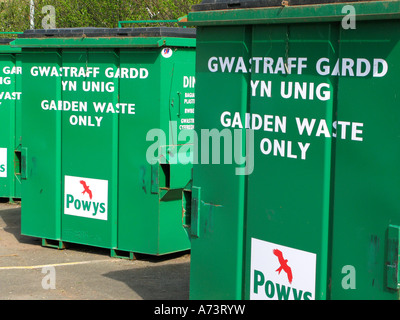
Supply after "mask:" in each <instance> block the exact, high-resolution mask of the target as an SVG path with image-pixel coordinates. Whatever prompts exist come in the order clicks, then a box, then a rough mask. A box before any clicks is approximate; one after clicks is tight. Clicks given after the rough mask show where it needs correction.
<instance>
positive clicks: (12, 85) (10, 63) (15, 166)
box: [0, 39, 22, 202]
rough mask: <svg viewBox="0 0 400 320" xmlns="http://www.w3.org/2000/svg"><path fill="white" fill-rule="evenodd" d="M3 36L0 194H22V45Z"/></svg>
mask: <svg viewBox="0 0 400 320" xmlns="http://www.w3.org/2000/svg"><path fill="white" fill-rule="evenodd" d="M11 41H12V39H0V88H1V89H0V122H1V125H0V198H8V199H9V200H10V201H11V202H13V201H14V200H15V199H20V198H21V166H20V160H21V127H20V117H21V113H20V108H21V107H20V102H21V97H22V92H21V81H20V77H21V74H22V68H21V63H20V59H19V53H20V51H21V50H20V49H18V48H13V47H11V46H10V42H11Z"/></svg>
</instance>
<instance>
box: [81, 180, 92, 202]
mask: <svg viewBox="0 0 400 320" xmlns="http://www.w3.org/2000/svg"><path fill="white" fill-rule="evenodd" d="M79 182H80V183H81V185H82V186H83V188H84V189H85V190H83V192H82V194H85V193H87V194H88V195H89V198H90V200H92V196H93V195H92V191H91V190H90V189H89V187H88V186H87V185H86V182H85V181H84V180H81V181H79Z"/></svg>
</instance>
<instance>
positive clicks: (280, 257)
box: [273, 249, 293, 284]
mask: <svg viewBox="0 0 400 320" xmlns="http://www.w3.org/2000/svg"><path fill="white" fill-rule="evenodd" d="M273 253H274V255H276V256H277V257H278V260H279V263H280V265H281V266H280V267H279V268H278V269H276V270H275V271H278V274H280V273H281V271H282V270H283V271H285V272H286V274H287V277H288V280H289V283H290V284H291V283H292V280H293V275H292V269H291V268H290V267H289V266H288V264H287V262H288V260H287V259H284V258H283V254H282V252H281V251H280V250H278V249H274V250H273Z"/></svg>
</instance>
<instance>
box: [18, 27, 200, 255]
mask: <svg viewBox="0 0 400 320" xmlns="http://www.w3.org/2000/svg"><path fill="white" fill-rule="evenodd" d="M13 45H14V46H16V47H18V48H21V50H22V52H21V61H22V67H23V70H24V72H23V77H22V87H23V88H25V97H24V98H23V101H22V196H23V202H22V208H21V233H22V234H24V235H28V236H34V237H39V238H42V243H43V245H48V246H55V247H58V248H62V247H63V246H64V244H65V243H68V242H70V243H78V244H85V245H91V246H96V247H104V248H109V249H110V250H111V255H112V256H120V257H129V258H133V255H134V253H145V254H152V255H162V254H166V253H171V252H177V251H182V250H187V249H189V248H190V239H189V238H188V236H187V233H186V231H185V229H184V228H183V227H182V189H183V187H184V186H185V185H186V184H187V183H188V182H189V181H190V177H191V161H183V162H185V163H181V162H180V160H181V159H184V158H185V157H180V156H179V155H180V153H184V154H185V156H187V157H188V158H189V157H190V148H189V151H188V149H185V148H184V143H181V144H182V145H179V146H178V145H177V136H178V135H179V134H181V133H182V132H185V133H186V136H189V137H190V135H191V134H192V132H193V126H194V124H193V120H194V119H193V113H194V61H195V29H193V28H166V27H165V28H157V27H155V28H154V27H153V28H119V29H99V28H84V29H49V30H27V31H25V32H24V34H22V35H20V36H19V38H18V39H16V40H15V41H14V42H13ZM186 151H187V152H186ZM184 160H186V158H185V159H184ZM186 163H188V164H186Z"/></svg>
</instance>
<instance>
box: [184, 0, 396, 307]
mask: <svg viewBox="0 0 400 320" xmlns="http://www.w3.org/2000/svg"><path fill="white" fill-rule="evenodd" d="M321 2H324V3H325V4H321ZM327 2H332V1H308V0H306V1H294V0H293V1H290V0H289V1H283V2H282V1H212V2H211V1H203V2H202V3H201V4H199V5H195V6H193V7H192V10H191V12H190V13H189V14H188V16H187V20H188V22H187V23H186V25H189V26H196V28H197V45H196V113H195V122H196V127H195V132H196V133H197V134H198V135H199V136H200V137H201V139H200V138H199V140H201V143H200V142H199V146H203V145H207V144H205V143H204V141H203V140H204V139H203V137H202V136H201V135H200V133H201V131H204V130H207V129H208V130H213V129H214V130H215V131H217V130H218V132H219V136H216V135H214V136H213V138H214V140H217V141H219V142H220V147H219V148H220V149H218V148H216V149H217V151H218V150H219V151H220V155H221V158H220V161H217V162H219V163H217V164H215V163H216V162H214V164H212V156H211V154H210V157H209V159H205V160H206V161H203V160H204V159H201V160H202V161H199V162H198V164H194V167H193V181H192V188H191V189H188V190H187V191H188V193H190V192H191V193H192V195H191V197H192V201H191V202H190V201H186V203H187V204H188V208H187V217H186V220H187V221H186V223H187V226H186V227H187V228H189V229H190V234H191V238H192V241H191V245H192V248H191V267H190V298H191V299H299V300H300V299H304V300H310V299H398V297H399V268H398V260H399V234H400V233H399V230H400V227H399V226H400V201H399V194H400V166H399V162H400V140H399V138H400V108H399V106H400V86H399V82H400V42H399V40H400V32H399V30H400V20H399V18H400V1H369V2H348V1H346V3H327ZM340 2H343V1H340ZM318 3H319V4H318ZM302 4H304V5H302ZM346 5H347V7H346V8H344V7H345V6H346ZM352 13H356V14H355V15H354V14H353V15H351V14H352ZM352 18H355V19H356V21H355V23H356V25H355V28H349V25H350V26H351V22H352V21H349V19H352ZM207 138H209V137H207ZM218 138H219V139H218ZM228 138H229V139H228ZM242 141H243V143H242ZM214 143H215V142H214ZM198 153H199V154H204V150H202V148H200V150H199V151H198ZM231 154H232V156H231V157H230V158H229V159H228V161H224V157H225V158H226V157H229V156H230V155H231ZM236 154H239V156H241V157H242V158H243V157H245V156H246V158H245V160H246V161H242V158H241V157H234V156H233V155H236ZM222 155H224V157H223V156H222ZM213 156H214V154H213ZM237 159H239V160H240V161H238V160H237ZM224 162H226V163H224ZM187 199H190V197H189V196H187V197H186V200H187Z"/></svg>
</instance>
